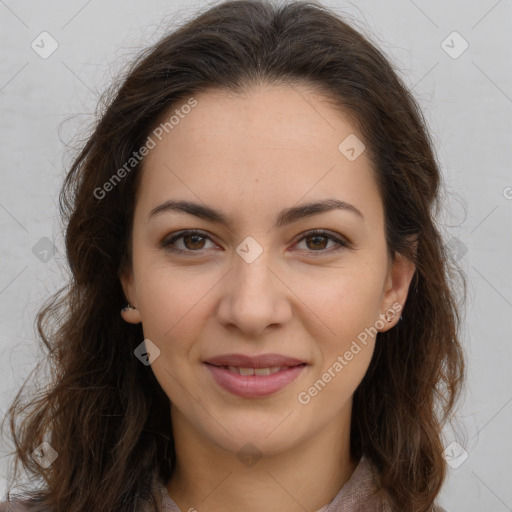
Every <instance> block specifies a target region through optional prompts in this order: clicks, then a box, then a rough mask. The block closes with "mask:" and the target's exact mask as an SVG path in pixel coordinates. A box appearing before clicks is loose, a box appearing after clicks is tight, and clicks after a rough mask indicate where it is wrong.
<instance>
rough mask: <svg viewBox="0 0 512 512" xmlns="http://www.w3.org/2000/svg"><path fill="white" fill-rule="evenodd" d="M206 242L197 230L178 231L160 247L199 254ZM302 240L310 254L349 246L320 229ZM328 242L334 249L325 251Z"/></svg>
mask: <svg viewBox="0 0 512 512" xmlns="http://www.w3.org/2000/svg"><path fill="white" fill-rule="evenodd" d="M207 240H209V241H210V242H212V240H211V238H210V237H209V236H208V235H206V234H205V233H203V232H202V231H199V230H197V229H190V230H186V231H180V232H179V233H176V234H174V235H173V236H171V237H168V238H165V239H164V240H163V241H162V244H161V245H162V247H163V248H165V249H167V250H169V251H171V252H174V253H176V254H182V253H189V254H192V253H198V254H200V252H201V251H202V249H206V248H207V247H205V241H207ZM303 240H305V241H306V249H305V250H306V251H309V252H310V253H320V254H325V253H330V252H334V251H337V250H340V249H342V248H348V247H350V244H349V243H348V242H346V241H344V240H342V239H341V238H338V237H337V236H335V235H334V234H332V233H331V232H329V231H325V230H321V229H313V230H311V231H308V232H307V233H305V234H304V235H303V236H302V238H300V239H299V242H302V241H303ZM308 240H312V243H308V242H307V241H308ZM178 241H180V242H181V244H182V247H183V248H180V247H176V245H179V244H177V242H178ZM329 241H331V242H334V249H333V248H332V247H331V248H330V249H328V250H325V249H326V244H328V243H329ZM299 242H298V243H299ZM212 243H213V242H212Z"/></svg>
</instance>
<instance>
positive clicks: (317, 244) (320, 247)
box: [299, 230, 349, 254]
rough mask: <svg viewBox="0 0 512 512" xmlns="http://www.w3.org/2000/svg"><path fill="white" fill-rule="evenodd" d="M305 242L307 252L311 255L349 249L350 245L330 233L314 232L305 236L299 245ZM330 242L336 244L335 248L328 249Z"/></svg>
mask: <svg viewBox="0 0 512 512" xmlns="http://www.w3.org/2000/svg"><path fill="white" fill-rule="evenodd" d="M302 241H305V245H306V249H305V250H306V251H309V252H311V253H320V254H326V253H330V252H335V251H338V250H340V249H343V248H348V247H349V243H348V242H345V241H343V240H342V239H340V238H338V237H337V236H334V235H333V234H332V233H330V232H329V231H322V230H313V231H309V232H307V233H305V234H304V236H303V237H302V238H301V239H300V240H299V243H301V242H302ZM329 242H334V247H331V248H328V244H329Z"/></svg>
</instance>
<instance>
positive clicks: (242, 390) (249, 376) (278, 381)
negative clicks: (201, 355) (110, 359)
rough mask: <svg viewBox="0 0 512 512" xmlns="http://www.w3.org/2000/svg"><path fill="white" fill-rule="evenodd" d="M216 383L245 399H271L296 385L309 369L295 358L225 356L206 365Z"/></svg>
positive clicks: (208, 360)
mask: <svg viewBox="0 0 512 512" xmlns="http://www.w3.org/2000/svg"><path fill="white" fill-rule="evenodd" d="M204 364H205V365H206V367H207V369H208V370H209V372H210V374H211V375H212V377H213V379H214V380H215V382H216V383H217V384H218V385H219V386H221V387H222V388H224V389H225V390H226V391H229V392H230V393H232V394H235V395H238V396H241V397H244V398H262V397H265V396H268V395H272V394H273V393H276V392H277V391H279V390H281V389H283V388H284V387H286V386H287V385H288V384H290V383H291V382H293V381H294V380H295V379H296V378H297V377H298V376H299V375H300V374H301V373H302V372H303V371H304V370H305V367H306V366H307V363H306V362H304V361H301V360H300V359H296V358H294V357H288V356H282V355H280V354H263V355H259V356H253V357H251V356H246V355H243V354H225V355H222V356H216V357H212V358H209V359H207V360H206V361H204Z"/></svg>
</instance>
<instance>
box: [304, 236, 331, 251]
mask: <svg viewBox="0 0 512 512" xmlns="http://www.w3.org/2000/svg"><path fill="white" fill-rule="evenodd" d="M319 238H320V239H323V241H324V243H323V244H322V243H320V245H321V247H318V244H317V245H316V246H314V247H313V249H325V244H326V241H327V237H326V236H323V235H313V236H310V237H308V240H311V239H317V240H318V239H319ZM308 248H309V249H311V248H312V247H309V244H308Z"/></svg>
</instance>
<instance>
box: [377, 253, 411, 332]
mask: <svg viewBox="0 0 512 512" xmlns="http://www.w3.org/2000/svg"><path fill="white" fill-rule="evenodd" d="M415 247H416V244H415ZM415 271H416V265H415V264H414V263H413V262H412V261H411V260H409V259H406V258H405V257H404V256H402V255H401V254H400V253H395V256H394V258H393V260H392V261H391V263H390V265H389V269H388V274H387V276H386V283H385V286H384V292H383V296H382V306H381V307H382V311H381V318H383V319H384V327H383V328H382V329H379V331H380V332H384V331H387V330H388V329H391V328H392V327H394V326H395V325H396V324H397V323H398V321H399V319H400V314H401V313H400V312H401V311H402V309H403V307H404V305H405V301H406V300H407V295H408V293H409V286H410V284H411V281H412V278H413V276H414V273H415Z"/></svg>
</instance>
